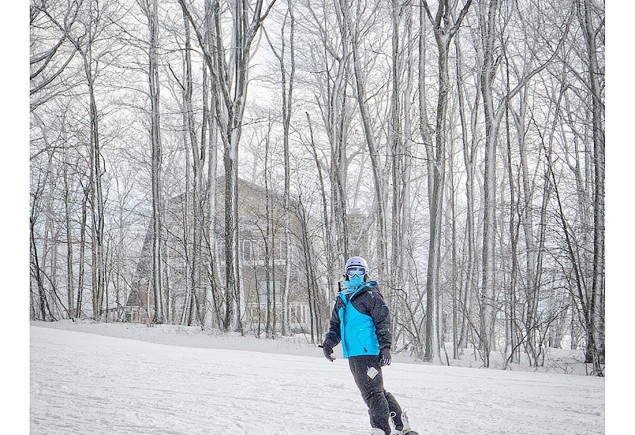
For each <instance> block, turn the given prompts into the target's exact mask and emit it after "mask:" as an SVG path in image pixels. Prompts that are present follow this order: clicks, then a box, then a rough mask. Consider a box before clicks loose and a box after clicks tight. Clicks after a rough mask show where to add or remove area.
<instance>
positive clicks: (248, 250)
mask: <svg viewBox="0 0 635 435" xmlns="http://www.w3.org/2000/svg"><path fill="white" fill-rule="evenodd" d="M252 257H253V245H252V241H251V240H243V261H251V260H252Z"/></svg>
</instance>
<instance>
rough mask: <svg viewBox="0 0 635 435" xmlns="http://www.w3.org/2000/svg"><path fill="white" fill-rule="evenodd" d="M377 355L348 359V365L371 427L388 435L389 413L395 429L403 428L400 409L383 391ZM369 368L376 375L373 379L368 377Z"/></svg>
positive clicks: (389, 395)
mask: <svg viewBox="0 0 635 435" xmlns="http://www.w3.org/2000/svg"><path fill="white" fill-rule="evenodd" d="M379 360H380V357H379V355H377V356H375V355H362V356H352V357H349V358H348V364H349V367H350V368H351V372H352V373H353V377H354V378H355V383H356V384H357V387H358V388H359V391H360V392H361V393H362V398H363V399H364V402H366V406H368V414H369V415H370V425H371V427H376V428H379V429H381V430H383V431H384V432H385V433H386V434H387V435H388V434H390V424H389V422H388V421H389V418H390V415H391V413H393V412H394V415H395V426H396V428H397V429H401V428H402V427H403V425H402V423H401V407H400V406H399V403H397V400H396V399H395V397H394V396H393V395H392V394H390V393H389V392H388V391H386V390H385V389H384V379H383V375H382V372H381V364H380V362H379ZM370 367H374V368H375V369H376V370H377V371H378V373H377V375H376V376H375V377H374V378H371V377H370V376H368V374H367V372H368V369H369V368H370Z"/></svg>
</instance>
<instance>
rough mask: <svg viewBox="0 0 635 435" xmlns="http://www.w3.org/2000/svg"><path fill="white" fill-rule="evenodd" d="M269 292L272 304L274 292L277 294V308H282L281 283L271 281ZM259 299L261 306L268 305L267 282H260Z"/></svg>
mask: <svg viewBox="0 0 635 435" xmlns="http://www.w3.org/2000/svg"><path fill="white" fill-rule="evenodd" d="M269 291H270V292H271V303H273V301H274V298H273V296H274V292H275V301H276V306H278V307H281V306H282V286H281V285H280V281H278V280H276V281H269ZM258 298H259V301H260V304H266V303H267V282H266V281H260V282H259V283H258Z"/></svg>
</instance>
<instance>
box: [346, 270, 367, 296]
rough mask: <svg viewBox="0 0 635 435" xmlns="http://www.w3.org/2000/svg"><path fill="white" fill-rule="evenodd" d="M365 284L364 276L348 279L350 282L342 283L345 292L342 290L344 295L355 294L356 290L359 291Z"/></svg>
mask: <svg viewBox="0 0 635 435" xmlns="http://www.w3.org/2000/svg"><path fill="white" fill-rule="evenodd" d="M363 284H364V277H363V276H358V275H354V276H351V277H349V278H348V281H344V282H343V283H342V285H343V287H344V290H342V293H344V294H350V293H354V292H355V290H357V289H358V288H359V287H360V286H362V285H363Z"/></svg>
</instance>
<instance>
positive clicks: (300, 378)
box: [30, 326, 604, 435]
mask: <svg viewBox="0 0 635 435" xmlns="http://www.w3.org/2000/svg"><path fill="white" fill-rule="evenodd" d="M30 335H31V418H30V423H31V433H32V434H184V435H185V434H249V435H253V434H289V435H291V434H294V435H295V434H316V435H321V434H325V435H326V434H328V435H337V434H359V435H362V434H368V433H369V432H370V431H369V430H368V429H367V428H368V417H367V414H366V409H365V406H364V404H363V402H362V400H361V397H360V395H359V392H358V391H357V388H356V387H355V384H354V382H353V379H352V376H351V375H350V372H349V370H348V365H347V362H346V361H345V360H342V359H341V358H340V359H337V360H336V361H335V362H334V363H329V362H328V361H326V360H325V359H324V358H323V357H321V356H320V354H319V353H317V356H302V355H291V354H276V353H266V352H255V351H246V350H235V349H210V348H203V347H199V348H196V347H184V346H175V345H167V344H157V343H149V342H144V341H138V340H131V339H127V338H118V337H110V336H103V335H96V334H89V333H82V332H75V331H67V330H59V329H52V328H43V327H38V326H31V328H30ZM384 373H385V379H386V381H385V384H386V388H387V389H388V390H389V391H391V392H392V393H393V394H394V395H395V396H396V397H397V399H398V400H399V401H400V403H401V404H402V406H404V407H405V408H408V409H409V410H410V414H411V421H412V422H413V425H414V427H415V428H417V429H420V432H421V433H422V434H423V433H429V434H541V435H544V434H600V433H604V380H603V379H599V378H594V377H582V376H571V375H558V374H542V373H527V372H509V371H500V370H479V369H471V368H457V367H445V366H433V365H428V364H404V363H393V364H392V365H391V366H390V367H387V368H386V369H385V372H384Z"/></svg>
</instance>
